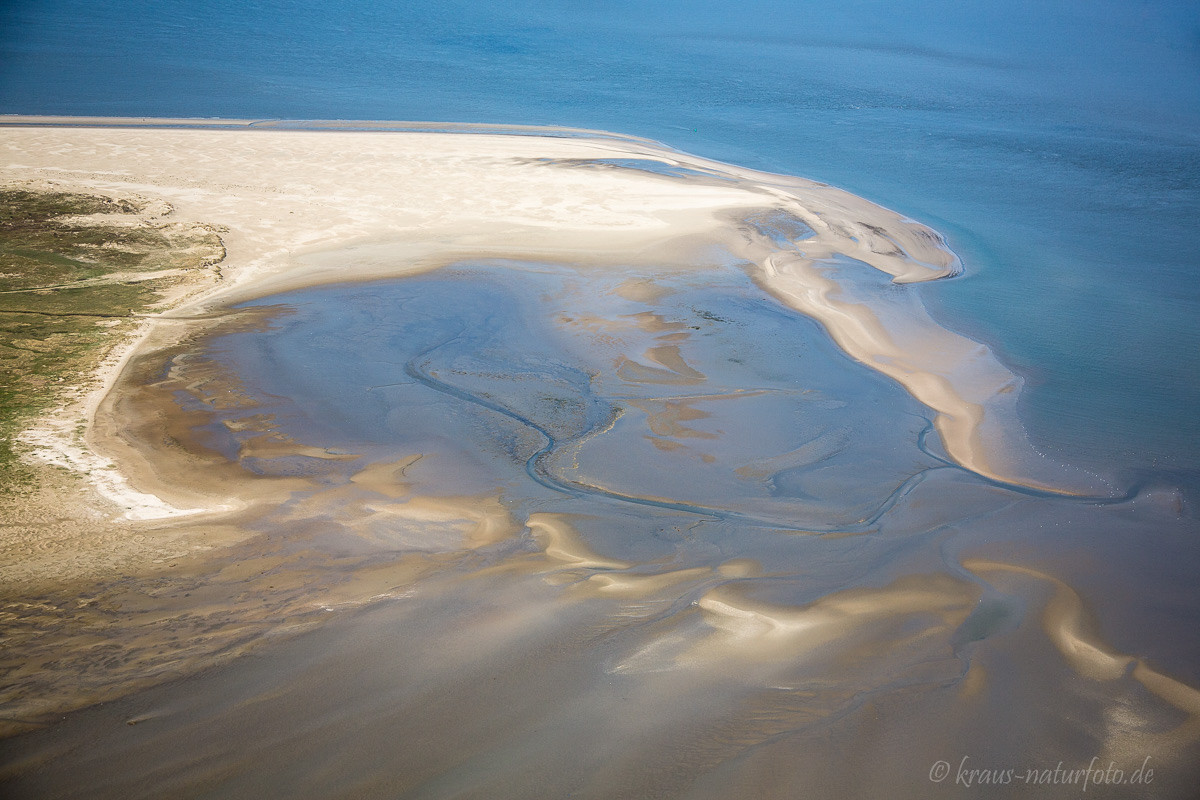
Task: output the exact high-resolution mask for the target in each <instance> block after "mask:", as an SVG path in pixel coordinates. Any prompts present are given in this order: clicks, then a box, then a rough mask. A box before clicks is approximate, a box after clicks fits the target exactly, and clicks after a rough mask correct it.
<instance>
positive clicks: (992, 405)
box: [0, 118, 1105, 518]
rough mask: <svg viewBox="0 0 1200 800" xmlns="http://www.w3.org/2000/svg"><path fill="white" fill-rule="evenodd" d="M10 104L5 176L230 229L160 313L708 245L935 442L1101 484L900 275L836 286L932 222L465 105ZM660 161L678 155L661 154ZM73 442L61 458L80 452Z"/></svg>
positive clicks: (109, 481) (1015, 480) (904, 270)
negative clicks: (1026, 413) (317, 124)
mask: <svg viewBox="0 0 1200 800" xmlns="http://www.w3.org/2000/svg"><path fill="white" fill-rule="evenodd" d="M4 122H7V123H9V125H8V126H4V125H0V149H2V150H3V153H4V162H3V163H4V164H5V166H4V167H3V169H0V180H3V181H5V182H12V181H23V182H26V183H34V184H38V183H41V184H45V185H54V186H56V187H59V188H67V189H71V190H79V191H100V192H108V193H122V192H130V193H139V194H149V195H157V196H160V197H162V198H164V199H166V200H167V201H169V202H170V203H171V204H172V205H173V206H174V207H175V209H176V212H175V215H176V217H177V218H181V219H186V220H192V221H197V222H205V223H209V224H216V225H220V226H224V227H227V228H228V229H229V233H228V234H227V235H226V237H225V245H226V249H227V252H228V255H227V258H226V261H225V263H224V264H223V265H222V273H223V276H224V277H225V279H226V280H225V281H224V282H223V283H222V284H221V285H219V286H218V287H217V288H216V289H214V290H213V291H210V292H207V293H205V294H203V295H201V296H199V297H198V298H195V299H191V300H188V301H187V302H186V303H185V304H184V305H180V306H179V307H177V308H176V309H175V310H174V311H171V312H168V313H169V316H170V317H173V318H176V319H179V318H183V319H186V318H189V317H194V316H195V315H198V314H203V313H205V312H206V311H208V310H211V309H213V308H217V307H221V306H226V305H229V304H232V303H236V302H240V301H244V300H249V299H253V298H258V297H263V296H266V295H270V294H274V293H277V292H281V291H286V290H291V289H297V288H303V287H307V286H313V285H318V284H322V283H332V282H341V281H348V280H367V279H374V278H384V277H394V276H399V275H404V274H412V273H415V272H420V271H426V270H430V269H436V268H438V267H441V266H444V265H446V264H450V263H453V262H455V261H458V260H462V259H464V258H472V257H475V258H517V259H527V260H547V261H565V262H569V263H578V264H581V265H584V266H587V265H601V266H602V265H605V264H613V263H620V264H638V265H642V264H644V265H646V266H647V267H653V266H664V265H665V266H675V267H677V268H678V267H686V266H687V265H688V264H690V263H695V260H696V259H697V258H698V257H702V256H700V255H699V254H702V253H704V252H705V251H706V248H707V249H708V250H711V248H712V246H713V245H719V246H721V247H722V248H724V249H725V250H726V251H728V252H731V253H732V254H733V255H734V256H735V257H736V258H738V259H744V260H745V261H747V262H749V263H751V264H752V265H753V268H752V269H753V271H754V273H755V277H756V278H757V279H758V280H759V281H760V283H761V284H762V285H763V286H764V288H766V289H767V290H768V291H770V292H771V293H772V294H774V295H775V296H776V297H777V298H778V299H780V300H781V301H782V302H784V303H785V304H787V305H788V306H790V307H792V308H794V309H796V310H798V311H800V312H802V313H805V314H807V315H809V316H812V317H813V318H815V319H817V320H818V321H819V322H821V323H822V324H823V325H824V326H825V327H826V328H827V330H828V331H829V333H830V335H831V337H832V338H833V339H834V340H835V341H836V342H837V343H838V344H839V346H840V347H842V349H844V350H845V351H846V352H847V353H848V354H849V355H850V356H852V357H853V358H855V359H856V360H858V361H860V362H862V363H864V364H865V365H867V366H869V367H871V368H873V369H875V370H877V371H879V372H881V373H883V374H885V375H888V376H889V377H891V378H893V379H895V380H897V381H898V382H899V383H901V384H902V385H903V386H904V387H905V388H906V389H907V390H908V391H909V392H910V393H911V394H912V395H913V396H914V397H915V398H916V399H918V400H919V401H921V402H922V403H924V404H925V405H927V406H929V407H930V408H931V409H932V410H933V411H934V412H935V416H934V424H935V426H936V428H937V431H938V433H939V434H940V435H941V437H942V441H943V445H944V447H945V450H946V452H947V454H948V455H949V456H950V457H951V458H952V459H954V460H955V461H957V462H958V463H960V464H961V465H963V466H964V467H966V468H968V469H970V470H972V471H974V472H977V473H979V474H981V475H984V476H987V477H989V478H993V479H995V480H999V481H1003V482H1005V483H1011V484H1020V485H1025V486H1030V487H1034V488H1038V489H1044V490H1050V491H1065V492H1069V493H1090V492H1097V491H1104V489H1105V487H1103V486H1102V485H1099V482H1098V481H1096V480H1092V479H1091V476H1072V477H1071V478H1068V473H1067V472H1066V471H1065V470H1064V469H1063V468H1062V467H1061V466H1060V465H1056V464H1052V463H1050V462H1048V461H1046V460H1045V459H1043V458H1042V457H1041V456H1040V455H1039V454H1038V453H1036V451H1034V449H1033V448H1032V447H1031V445H1030V444H1029V442H1028V440H1027V439H1026V437H1025V434H1024V431H1023V429H1022V427H1021V426H1020V423H1019V420H1018V419H1017V416H1016V402H1017V396H1018V394H1019V388H1020V384H1021V381H1020V378H1019V377H1017V376H1015V375H1014V374H1013V373H1012V372H1011V371H1009V370H1008V369H1007V368H1006V367H1004V366H1003V364H1001V363H1000V361H999V360H998V359H996V357H995V356H994V354H992V353H991V351H990V350H989V349H988V348H987V347H986V346H984V345H982V344H980V343H978V342H975V341H973V340H971V339H968V338H966V337H963V336H961V335H959V334H956V333H953V332H952V331H949V330H947V329H945V328H943V327H941V326H939V325H937V324H936V323H935V322H934V321H933V320H932V318H930V317H929V315H928V314H927V313H926V312H925V310H924V307H923V306H922V305H921V302H920V299H919V297H918V296H917V295H915V294H914V293H912V292H911V291H910V292H906V293H903V294H902V298H903V299H902V300H901V301H900V302H895V301H890V300H888V299H887V297H892V296H893V295H894V294H895V293H894V292H893V293H890V294H887V295H886V296H885V294H884V293H879V292H876V293H874V294H872V293H870V292H868V293H866V294H862V295H860V296H855V297H848V296H847V294H846V283H845V282H844V281H842V280H841V278H840V276H839V274H838V269H839V259H840V260H841V262H844V261H845V259H847V258H849V259H855V260H856V261H860V262H862V263H864V264H867V265H869V266H870V267H872V268H874V269H875V270H878V271H879V272H880V273H883V274H885V275H887V276H889V277H890V278H891V282H892V283H895V284H906V283H918V282H921V281H927V280H934V279H937V278H942V277H947V276H951V275H954V274H956V273H957V272H958V271H959V270H960V269H961V265H960V264H959V261H958V258H957V257H956V256H955V255H954V253H953V252H951V251H950V249H949V248H948V247H947V246H946V243H945V242H944V240H943V239H942V237H941V236H939V235H938V234H937V233H936V232H934V231H932V230H930V229H929V228H927V227H925V226H923V225H920V224H919V223H916V222H914V221H912V220H910V219H907V218H905V217H903V216H902V215H899V214H897V213H895V212H893V211H890V210H888V209H885V208H882V207H880V206H877V205H875V204H873V203H871V202H870V201H868V200H865V199H863V198H860V197H857V196H855V195H852V194H850V193H848V192H844V191H842V190H839V189H835V188H833V187H830V186H827V185H825V184H821V183H817V182H814V181H808V180H805V179H801V178H792V177H787V176H781V175H772V174H768V173H761V172H756V171H753V170H745V169H740V168H737V167H733V166H730V165H726V164H721V163H719V162H714V161H711V160H708V159H703V158H699V157H695V156H690V155H687V154H683V153H679V152H677V151H673V150H670V149H669V148H666V147H662V146H659V145H656V144H654V143H651V142H648V141H646V140H642V139H634V138H622V137H620V136H617V135H613V134H602V133H599V132H597V133H596V134H595V135H594V136H591V137H586V136H585V135H584V134H583V133H582V132H579V131H574V130H564V133H563V136H549V135H546V134H547V133H549V132H550V131H549V130H544V129H534V130H533V131H530V130H525V129H518V128H514V129H513V130H511V131H507V130H505V129H503V128H496V129H494V130H496V131H501V132H488V133H479V132H477V131H478V127H477V126H476V127H470V126H467V127H456V126H451V125H445V126H438V128H439V130H438V132H424V131H412V130H410V131H406V132H395V131H387V132H379V131H331V130H319V131H312V130H280V129H269V128H263V127H252V124H251V123H236V124H234V123H232V122H231V123H229V124H228V126H225V125H222V123H221V121H206V124H207V125H208V126H209V127H207V128H201V127H165V128H163V127H157V128H156V123H155V122H154V121H142V122H139V121H136V120H107V121H104V120H95V119H88V120H86V121H84V122H80V121H66V120H62V119H57V120H54V123H56V124H45V125H41V124H38V120H37V119H36V118H5V119H4ZM162 124H164V125H183V124H187V121H162ZM88 125H103V127H87V126H88ZM403 125H405V124H404V123H397V124H396V126H397V127H401V126H403ZM126 126H132V127H126ZM139 126H140V127H139ZM450 130H454V131H456V132H453V133H451V132H447V131H450ZM518 133H519V134H520V135H511V134H518ZM655 165H658V166H662V165H668V166H669V167H671V168H674V170H675V171H674V172H670V173H669V174H665V175H664V174H657V173H656V172H655V171H653V170H654V169H655ZM764 211H770V212H772V213H782V214H783V215H785V217H787V218H790V219H793V220H798V221H800V222H802V223H803V225H801V226H799V227H805V226H807V229H810V231H811V234H810V233H809V231H808V230H806V231H805V233H804V236H803V238H800V237H797V238H795V239H790V238H788V237H787V236H784V237H780V236H779V235H772V234H771V233H770V232H763V231H762V230H761V229H760V228H756V227H755V226H754V225H752V224H748V223H747V222H746V220H747V219H750V218H751V217H753V216H755V215H761V214H762V213H763V212H764ZM708 258H711V254H710V255H709V256H708ZM149 327H150V328H151V329H153V328H155V327H161V325H158V326H156V325H154V324H153V323H152V324H151V325H150V326H149ZM148 334H149V331H146V332H144V334H143V338H142V339H140V340H139V341H144V337H145V336H146V335H148ZM137 346H138V344H137V343H134V344H132V345H131V346H130V348H129V349H128V350H127V351H125V353H124V355H125V356H126V357H127V356H128V355H131V354H132V353H133V352H134V351H135V350H136V349H137ZM126 360H127V358H122V359H120V360H119V361H118V362H116V363H114V364H112V365H110V368H109V374H108V375H107V376H106V380H105V385H104V387H103V388H101V389H100V390H98V392H97V393H96V394H94V395H93V396H92V397H91V398H89V400H88V403H87V415H88V418H89V421H90V420H91V419H92V417H93V416H94V414H95V413H96V409H97V408H98V407H99V404H100V400H101V399H102V398H103V397H104V395H105V394H106V393H107V392H108V391H109V390H110V388H111V387H112V386H113V385H114V384H115V382H116V379H117V376H118V374H119V373H120V370H121V369H122V368H123V365H124V363H125V361H126ZM52 427H53V426H49V427H46V428H45V430H46V431H51V429H52ZM91 430H92V435H91V437H90V442H89V443H90V445H91V446H92V447H93V448H94V449H95V450H97V451H99V452H101V453H105V452H107V453H112V454H114V455H117V454H118V453H119V457H118V458H117V461H118V463H119V464H120V467H121V469H122V470H123V471H125V472H126V473H127V474H128V476H129V478H130V479H131V482H132V485H130V484H129V483H125V482H123V480H118V479H117V477H114V476H112V475H109V476H108V477H107V478H102V479H101V482H102V483H103V484H104V486H103V487H102V489H103V492H104V493H105V494H106V496H109V497H110V498H112V499H114V500H115V501H116V502H118V503H122V504H124V505H126V506H128V507H130V508H131V510H133V509H136V515H137V516H138V517H140V518H154V517H161V516H168V515H173V514H178V513H180V512H181V511H185V512H186V511H192V510H193V508H194V505H193V503H192V498H189V499H188V501H187V505H192V506H193V508H188V509H177V508H173V507H172V506H171V504H170V503H169V502H167V503H156V502H153V500H152V496H148V495H147V494H146V493H145V492H143V491H140V490H139V489H138V488H134V487H135V486H136V487H140V489H147V488H150V489H151V490H152V491H153V492H154V493H155V494H162V495H163V496H164V497H166V499H167V500H168V501H169V500H171V487H170V486H168V485H164V484H163V482H162V481H159V480H157V479H156V476H155V475H154V470H153V468H152V465H151V463H150V461H151V460H152V454H134V453H131V452H130V449H131V448H129V447H120V446H119V445H118V443H114V442H113V441H111V438H109V437H104V436H100V435H98V434H97V433H96V432H95V431H96V429H95V426H91ZM54 438H55V437H54V436H53V435H46V436H43V437H42V440H41V441H40V444H41V445H42V447H43V449H44V450H45V449H46V448H49V450H53V449H54V447H55V445H54V443H53V442H54ZM60 444H63V445H64V446H65V445H69V444H70V443H69V442H65V440H64V442H60ZM59 449H60V452H62V448H61V447H60V448H59ZM75 455H76V457H75V459H74V462H72V460H71V459H67V463H78V465H79V467H78V468H85V469H86V468H87V466H86V465H85V464H83V462H82V461H80V456H79V455H78V454H75ZM131 459H133V460H131ZM137 461H141V462H142V463H141V465H140V466H139V465H137V464H136V462H137ZM118 477H119V476H118ZM1079 478H1082V480H1080V479H1079ZM214 510H215V509H214Z"/></svg>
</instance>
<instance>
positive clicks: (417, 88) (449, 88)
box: [0, 0, 1200, 483]
mask: <svg viewBox="0 0 1200 800" xmlns="http://www.w3.org/2000/svg"><path fill="white" fill-rule="evenodd" d="M0 113H20V114H100V115H137V116H195V117H212V116H223V117H243V118H246V117H248V118H291V119H318V118H319V119H330V118H333V119H394V120H430V121H456V122H495V123H533V124H552V125H567V126H578V127H586V128H599V129H605V130H613V131H619V132H622V133H629V134H635V135H640V136H647V137H651V138H655V139H659V140H661V141H664V142H666V143H667V144H670V145H672V146H675V147H678V148H680V149H684V150H688V151H691V152H695V153H698V154H701V155H705V156H709V157H713V158H717V159H721V160H726V161H730V162H735V163H738V164H742V165H746V166H750V167H755V168H760V169H766V170H771V171H776V172H784V173H791V174H800V175H804V176H806V177H811V178H815V179H818V180H824V181H827V182H830V183H833V184H835V185H838V186H841V187H843V188H846V189H849V190H851V191H854V192H856V193H859V194H861V195H864V196H866V197H868V198H870V199H872V200H874V201H876V202H878V203H881V204H883V205H886V206H889V207H892V208H895V209H897V210H899V211H902V212H904V213H906V214H909V215H910V216H912V217H914V218H917V219H919V220H921V221H923V222H926V223H927V224H930V225H931V226H933V227H935V228H937V229H938V230H940V231H941V232H943V233H944V234H945V235H946V236H947V237H948V239H949V241H950V243H951V245H952V246H953V247H954V248H955V250H956V251H957V252H958V253H959V254H960V255H961V256H962V257H963V260H964V263H965V265H966V273H965V275H964V276H963V277H961V278H958V279H955V280H952V281H945V282H942V283H940V284H938V285H935V286H933V287H931V288H929V289H928V290H927V291H926V297H927V300H928V302H929V303H930V304H931V305H933V306H935V307H936V311H937V313H938V314H940V315H941V317H942V318H943V319H945V320H946V322H947V324H948V325H950V326H951V327H954V328H955V329H957V330H960V331H963V332H966V333H968V334H970V335H973V336H976V337H978V338H980V339H982V340H985V341H987V342H988V343H989V344H991V345H992V346H993V348H994V349H996V351H997V352H998V353H1000V354H1001V356H1002V357H1003V358H1005V359H1006V360H1007V361H1009V362H1010V363H1011V364H1012V365H1013V366H1014V368H1015V369H1016V370H1017V371H1018V372H1020V373H1022V374H1023V375H1025V376H1026V378H1027V379H1028V388H1027V392H1026V394H1025V396H1024V403H1025V407H1024V413H1025V415H1026V422H1027V425H1028V427H1029V428H1030V432H1031V434H1032V436H1033V438H1034V440H1035V441H1036V442H1037V443H1038V444H1039V446H1040V447H1042V448H1043V449H1044V450H1046V451H1048V452H1050V453H1052V454H1054V455H1056V456H1058V457H1059V458H1060V459H1062V460H1064V461H1067V462H1070V463H1077V464H1080V465H1082V466H1097V465H1105V466H1107V467H1109V468H1117V469H1119V470H1127V471H1130V472H1131V473H1132V472H1137V471H1142V470H1146V469H1149V468H1156V469H1159V470H1169V471H1173V472H1176V473H1177V474H1178V477H1179V478H1180V480H1182V481H1183V482H1185V483H1186V482H1190V481H1192V480H1195V479H1196V475H1197V473H1200V446H1198V445H1200V414H1197V413H1196V412H1197V410H1198V409H1200V326H1198V325H1197V324H1196V319H1197V314H1198V312H1200V281H1197V277H1198V273H1200V5H1198V4H1197V3H1196V2H1194V0H1161V1H1158V2H1132V1H1124V2H1118V1H1115V0H1096V1H1095V2H1088V3H1083V2H1076V1H1075V0H1042V1H1041V2H1031V1H1030V0H1017V1H1015V2H1008V3H1002V4H1001V3H992V2H982V1H981V0H954V1H952V0H934V1H929V0H926V1H924V2H911V1H910V0H891V1H889V2H883V1H882V0H860V1H858V2H851V1H850V0H840V1H839V2H824V1H822V2H806V3H783V2H767V1H765V0H745V1H744V2H741V3H737V4H731V3H718V2H711V1H710V0H690V1H689V2H682V1H681V0H668V1H666V2H659V3H650V4H646V3H635V2H629V0H617V1H616V2H606V3H596V2H575V3H569V2H551V1H550V0H514V2H508V3H504V4H499V3H491V4H479V3H467V2H463V1H462V0H443V1H442V2H436V3H435V2H367V1H366V0H346V1H345V2H329V1H328V0H323V1H322V2H316V1H315V0H300V1H299V2H249V3H247V2H237V3H235V2H230V1H229V0H214V1H213V2H205V3H191V2H183V0H163V1H162V2H157V3H153V4H147V3H141V2H133V1H132V0H112V1H111V2H106V3H94V2H84V1H83V0H8V2H6V3H4V4H3V6H0ZM1185 473H1186V474H1188V475H1190V477H1187V476H1185Z"/></svg>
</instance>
